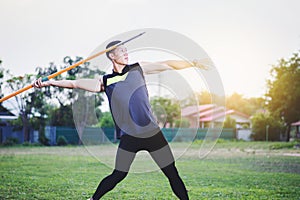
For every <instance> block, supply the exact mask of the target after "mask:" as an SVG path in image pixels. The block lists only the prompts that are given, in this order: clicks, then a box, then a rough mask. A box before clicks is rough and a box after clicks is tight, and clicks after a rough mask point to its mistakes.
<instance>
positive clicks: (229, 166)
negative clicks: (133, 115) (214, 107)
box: [0, 142, 300, 200]
mask: <svg viewBox="0 0 300 200" xmlns="http://www.w3.org/2000/svg"><path fill="white" fill-rule="evenodd" d="M274 144H276V145H280V143H264V142H221V143H218V144H217V145H216V146H214V148H213V150H212V151H211V152H210V154H209V155H208V156H206V157H205V158H201V159H200V158H199V156H198V155H199V154H198V152H199V147H200V145H201V143H195V144H193V145H191V146H189V148H188V150H186V151H185V154H184V155H183V156H181V157H180V158H179V159H178V160H177V167H178V169H179V172H180V175H181V177H182V178H183V180H184V182H185V183H186V186H187V189H188V190H189V196H190V199H195V200H198V199H299V197H300V188H299V185H300V157H299V155H300V150H297V149H291V148H290V149H277V150H270V146H272V145H274ZM185 146H187V145H186V144H184V143H177V144H176V143H172V150H173V151H174V152H175V154H176V153H177V152H180V151H181V150H182V149H184V147H185ZM91 148H94V150H95V151H96V150H97V151H101V152H102V153H103V154H102V156H103V158H102V157H101V158H98V159H97V158H96V157H95V156H92V155H91V153H90V152H88V151H87V149H86V148H85V147H0V171H1V183H0V199H72V200H76V199H87V198H88V197H90V196H91V195H92V194H93V192H94V190H95V188H96V187H97V185H98V183H99V181H100V180H101V179H102V178H104V177H105V176H106V175H108V174H109V173H110V172H111V168H110V167H109V165H107V164H104V163H105V162H104V163H101V162H100V161H99V160H103V159H104V160H105V157H107V159H112V158H111V157H113V154H114V150H113V147H112V146H110V145H103V146H100V147H91ZM149 163H152V161H150V160H149V159H148V158H144V159H142V160H139V158H138V159H137V162H136V163H134V166H133V173H130V174H129V175H128V176H127V178H126V179H125V180H124V181H123V182H121V183H120V184H119V185H118V186H117V187H116V188H115V189H114V190H113V191H111V192H110V193H108V194H107V195H106V196H105V198H103V199H176V198H175V196H174V195H173V194H172V191H171V188H170V186H169V184H168V181H167V179H166V178H165V177H164V176H163V174H162V173H161V172H160V171H152V172H147V173H134V172H136V171H135V170H134V169H135V168H136V169H140V170H141V169H143V168H147V169H148V168H149ZM153 166H154V165H153ZM141 171H143V170H141Z"/></svg>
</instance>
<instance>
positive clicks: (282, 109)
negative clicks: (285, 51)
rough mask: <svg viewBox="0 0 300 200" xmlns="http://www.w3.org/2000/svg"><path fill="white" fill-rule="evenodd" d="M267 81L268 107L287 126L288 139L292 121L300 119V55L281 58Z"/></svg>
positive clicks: (287, 138)
mask: <svg viewBox="0 0 300 200" xmlns="http://www.w3.org/2000/svg"><path fill="white" fill-rule="evenodd" d="M270 74H271V78H270V79H269V80H268V82H267V87H268V91H267V93H266V97H267V107H268V110H269V111H270V113H271V115H272V116H274V117H275V118H277V119H278V120H282V121H283V122H284V123H285V126H286V140H287V141H289V139H290V130H291V123H293V122H296V121H298V120H300V103H299V100H300V57H299V55H298V53H295V54H294V55H293V56H292V57H291V58H290V59H281V60H280V61H279V63H278V64H277V65H274V66H273V67H272V69H271V72H270Z"/></svg>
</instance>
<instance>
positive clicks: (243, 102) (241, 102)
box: [226, 93, 265, 116]
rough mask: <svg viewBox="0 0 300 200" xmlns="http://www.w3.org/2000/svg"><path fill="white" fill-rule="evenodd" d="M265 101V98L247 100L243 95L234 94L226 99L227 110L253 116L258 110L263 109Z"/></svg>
mask: <svg viewBox="0 0 300 200" xmlns="http://www.w3.org/2000/svg"><path fill="white" fill-rule="evenodd" d="M264 106H265V100H264V99H263V98H254V97H252V98H245V97H243V95H242V94H238V93H233V94H232V95H231V96H228V97H227V98H226V108H227V109H233V110H236V111H239V112H242V113H244V114H246V115H249V116H250V115H253V114H254V113H255V112H256V111H257V110H260V109H263V108H264Z"/></svg>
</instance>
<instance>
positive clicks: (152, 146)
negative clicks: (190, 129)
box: [119, 131, 168, 153]
mask: <svg viewBox="0 0 300 200" xmlns="http://www.w3.org/2000/svg"><path fill="white" fill-rule="evenodd" d="M167 145H168V142H167V140H166V139H165V137H164V136H163V134H162V132H161V131H159V132H158V133H156V134H155V135H153V136H151V137H134V136H132V135H127V134H126V135H123V136H122V137H121V138H120V144H119V148H121V149H123V150H126V151H129V152H132V153H137V152H138V151H141V150H145V151H148V152H153V151H157V150H159V149H161V148H163V147H165V146H167Z"/></svg>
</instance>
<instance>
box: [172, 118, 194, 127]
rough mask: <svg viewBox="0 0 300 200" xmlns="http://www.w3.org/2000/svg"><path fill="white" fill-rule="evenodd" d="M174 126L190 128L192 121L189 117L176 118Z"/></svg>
mask: <svg viewBox="0 0 300 200" xmlns="http://www.w3.org/2000/svg"><path fill="white" fill-rule="evenodd" d="M174 127H180V128H189V127H190V121H189V120H188V119H187V118H181V119H176V120H175V125H174Z"/></svg>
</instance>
